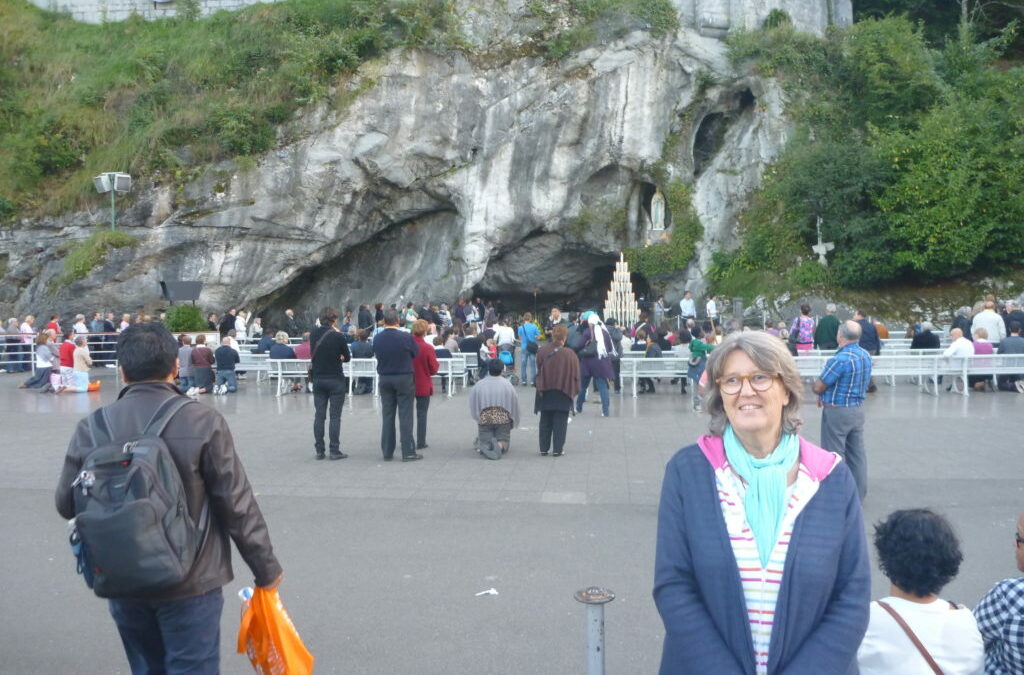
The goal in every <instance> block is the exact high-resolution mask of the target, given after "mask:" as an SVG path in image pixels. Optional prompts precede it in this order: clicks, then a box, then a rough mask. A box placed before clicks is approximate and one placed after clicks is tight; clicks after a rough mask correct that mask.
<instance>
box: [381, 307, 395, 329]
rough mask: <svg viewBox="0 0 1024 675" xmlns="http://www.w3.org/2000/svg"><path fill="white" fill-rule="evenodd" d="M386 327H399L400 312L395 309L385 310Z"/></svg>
mask: <svg viewBox="0 0 1024 675" xmlns="http://www.w3.org/2000/svg"><path fill="white" fill-rule="evenodd" d="M384 325H385V326H397V325H398V312H397V311H396V310H394V309H386V310H384Z"/></svg>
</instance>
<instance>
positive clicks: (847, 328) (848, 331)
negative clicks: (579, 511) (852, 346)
mask: <svg viewBox="0 0 1024 675" xmlns="http://www.w3.org/2000/svg"><path fill="white" fill-rule="evenodd" d="M862 333H863V331H862V330H861V327H860V324H859V323H857V322H856V321H844V322H842V323H841V324H839V334H840V335H842V336H843V339H844V340H860V336H861V334H862Z"/></svg>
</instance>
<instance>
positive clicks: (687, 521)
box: [654, 332, 871, 675]
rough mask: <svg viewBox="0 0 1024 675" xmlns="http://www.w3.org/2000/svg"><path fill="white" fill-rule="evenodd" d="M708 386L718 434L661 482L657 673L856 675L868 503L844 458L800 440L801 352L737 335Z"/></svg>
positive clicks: (865, 594) (711, 361)
mask: <svg viewBox="0 0 1024 675" xmlns="http://www.w3.org/2000/svg"><path fill="white" fill-rule="evenodd" d="M707 387H708V391H707V396H706V400H705V405H706V409H707V412H708V414H709V415H710V418H711V419H710V422H709V425H708V426H709V432H710V433H709V434H707V435H705V436H702V437H701V438H700V439H698V441H697V443H696V444H694V445H691V446H689V447H686V448H683V449H682V450H680V451H679V452H678V453H676V456H675V457H674V458H673V459H672V460H671V461H670V462H669V464H668V466H667V467H666V470H665V479H664V483H663V485H662V494H661V506H660V509H659V513H658V542H657V554H656V557H655V569H654V599H655V602H656V603H657V606H658V611H659V612H660V613H661V617H662V620H663V621H664V624H665V642H664V648H663V651H662V659H661V671H660V672H661V673H662V674H663V675H667V674H670V673H671V674H676V673H680V674H682V673H695V674H701V675H703V674H704V673H715V674H716V675H733V674H736V675H739V674H744V675H755V674H757V675H761V674H767V673H773V674H774V673H829V674H830V675H843V674H844V673H855V672H857V647H858V645H859V644H860V641H861V638H862V637H863V636H864V631H865V629H866V628H867V623H868V603H869V602H870V599H871V596H870V592H871V585H870V570H869V567H868V556H867V543H866V541H865V537H864V527H863V522H862V519H861V508H860V500H859V498H858V496H857V487H856V485H855V483H854V481H853V477H852V475H851V474H850V472H849V470H848V469H847V468H846V465H845V464H844V463H843V461H842V459H841V458H840V457H839V456H838V455H836V454H834V453H830V452H826V451H825V450H822V449H821V448H819V447H817V446H815V445H813V444H811V443H809V442H808V441H806V440H804V439H803V438H801V437H800V436H799V435H798V434H797V431H798V429H799V427H800V424H801V420H800V417H799V415H798V411H799V409H800V399H801V395H802V393H803V383H802V381H801V379H800V374H799V372H798V371H797V368H796V363H795V362H794V360H793V357H792V356H790V354H789V352H788V350H787V348H786V345H785V343H783V342H782V341H780V340H779V339H778V338H775V337H772V336H770V335H767V334H765V333H755V332H745V333H742V332H741V333H733V334H732V335H730V336H729V337H727V338H726V339H725V340H724V341H723V343H722V344H721V345H720V346H718V347H716V348H715V350H714V351H713V352H712V353H711V355H710V357H709V358H708V363H707Z"/></svg>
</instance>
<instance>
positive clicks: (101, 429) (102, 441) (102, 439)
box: [89, 408, 113, 448]
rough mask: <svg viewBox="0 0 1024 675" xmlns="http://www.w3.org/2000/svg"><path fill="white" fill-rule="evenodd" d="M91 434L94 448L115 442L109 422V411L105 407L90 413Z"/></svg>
mask: <svg viewBox="0 0 1024 675" xmlns="http://www.w3.org/2000/svg"><path fill="white" fill-rule="evenodd" d="M89 434H90V435H91V436H92V445H93V447H94V448H98V447H99V446H101V445H107V444H108V443H112V442H113V438H111V435H110V425H109V424H107V413H106V411H105V410H104V409H103V408H98V409H97V410H94V411H93V413H92V414H91V415H89Z"/></svg>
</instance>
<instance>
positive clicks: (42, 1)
mask: <svg viewBox="0 0 1024 675" xmlns="http://www.w3.org/2000/svg"><path fill="white" fill-rule="evenodd" d="M30 2H32V4H34V5H36V6H37V7H40V8H41V9H46V10H50V11H55V12H67V13H68V14H70V15H71V16H72V18H74V19H75V20H76V21H84V22H85V23H103V22H104V21H123V20H125V19H127V18H128V17H129V16H131V15H132V14H138V15H139V16H141V17H142V18H144V19H159V18H163V17H173V16H177V13H178V12H179V11H180V10H181V9H182V5H183V3H182V2H181V0H171V1H170V2H152V0H30ZM260 2H268V3H269V2H276V0H199V8H200V11H201V13H202V15H203V16H206V15H207V14H213V13H214V12H218V11H220V10H222V9H227V10H232V9H241V8H243V7H248V6H249V5H257V4H260Z"/></svg>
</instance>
